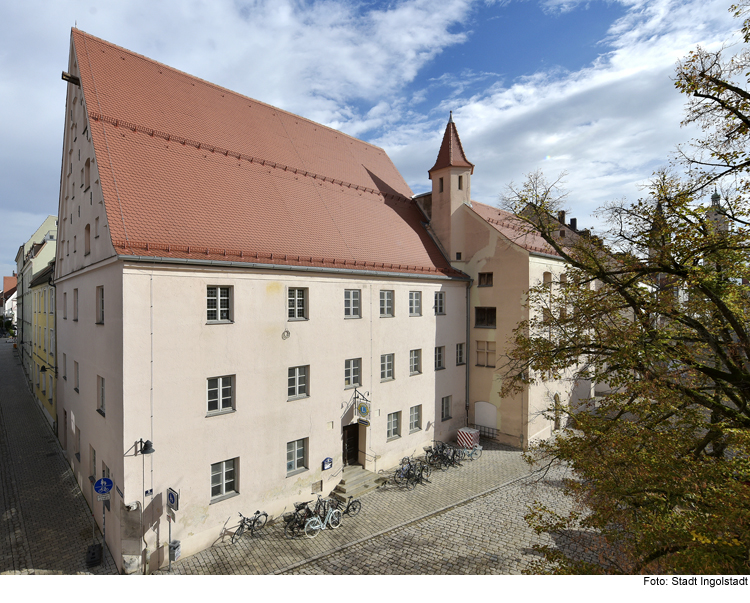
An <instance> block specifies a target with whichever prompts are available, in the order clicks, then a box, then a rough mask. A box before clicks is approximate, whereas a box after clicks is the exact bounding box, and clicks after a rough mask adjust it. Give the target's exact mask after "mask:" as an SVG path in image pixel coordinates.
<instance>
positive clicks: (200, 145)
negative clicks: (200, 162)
mask: <svg viewBox="0 0 750 603" xmlns="http://www.w3.org/2000/svg"><path fill="white" fill-rule="evenodd" d="M87 113H88V116H89V117H90V118H91V119H93V120H95V121H103V122H107V123H110V124H112V125H114V126H115V127H116V128H118V127H120V126H124V127H126V128H128V129H130V130H132V131H133V132H141V133H143V134H148V135H149V136H158V137H159V138H163V139H164V140H166V141H167V142H171V141H176V142H179V143H182V144H183V145H188V144H189V145H190V146H193V147H195V148H196V149H207V150H209V151H211V152H212V153H214V152H219V153H222V154H224V155H225V156H229V155H231V156H232V157H234V158H236V159H240V160H242V159H244V160H246V161H249V162H250V163H260V165H262V166H264V167H271V168H275V169H280V170H284V171H285V172H286V171H291V172H292V173H293V174H300V175H302V176H311V177H312V178H313V179H316V180H322V181H323V182H331V183H333V184H338V185H340V186H346V187H347V188H353V189H354V190H357V191H364V192H367V193H372V194H375V195H380V196H382V197H383V198H384V199H387V198H389V197H390V198H393V199H397V200H402V201H408V202H411V199H410V198H409V197H405V196H404V195H396V194H394V193H384V192H383V191H380V190H378V189H374V188H370V187H367V186H362V185H359V184H354V183H351V182H346V181H345V180H340V179H337V178H331V177H330V176H324V175H322V174H318V173H316V172H310V171H308V170H304V169H302V168H296V167H293V166H289V165H286V164H284V163H279V162H277V161H272V160H270V159H265V158H263V157H255V156H253V155H248V154H246V153H241V152H239V151H233V150H231V149H225V148H224V147H217V146H214V145H211V144H206V143H204V142H200V141H197V140H192V139H190V138H185V137H184V136H179V135H174V134H170V133H169V132H163V131H161V130H156V129H154V128H149V127H148V126H142V125H139V124H134V123H132V122H129V121H126V120H123V119H117V118H114V117H110V116H108V115H103V114H101V113H98V112H96V111H88V112H87Z"/></svg>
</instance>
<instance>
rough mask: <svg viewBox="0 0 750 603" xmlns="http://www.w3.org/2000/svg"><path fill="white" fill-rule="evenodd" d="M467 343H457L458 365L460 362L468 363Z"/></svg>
mask: <svg viewBox="0 0 750 603" xmlns="http://www.w3.org/2000/svg"><path fill="white" fill-rule="evenodd" d="M464 347H465V344H463V343H457V344H456V366H458V365H460V364H466V356H465V352H464Z"/></svg>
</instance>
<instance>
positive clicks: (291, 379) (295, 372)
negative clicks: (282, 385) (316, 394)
mask: <svg viewBox="0 0 750 603" xmlns="http://www.w3.org/2000/svg"><path fill="white" fill-rule="evenodd" d="M309 369H310V366H309V365H308V366H293V367H291V368H290V369H289V373H288V380H287V397H288V398H289V399H290V400H291V399H292V398H304V397H307V396H308V395H309V393H308V392H309V389H308V372H309Z"/></svg>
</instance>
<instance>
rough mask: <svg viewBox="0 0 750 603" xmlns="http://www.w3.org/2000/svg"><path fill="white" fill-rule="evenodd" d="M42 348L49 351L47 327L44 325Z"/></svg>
mask: <svg viewBox="0 0 750 603" xmlns="http://www.w3.org/2000/svg"><path fill="white" fill-rule="evenodd" d="M42 349H43V350H44V351H45V352H46V351H47V327H44V335H43V337H42Z"/></svg>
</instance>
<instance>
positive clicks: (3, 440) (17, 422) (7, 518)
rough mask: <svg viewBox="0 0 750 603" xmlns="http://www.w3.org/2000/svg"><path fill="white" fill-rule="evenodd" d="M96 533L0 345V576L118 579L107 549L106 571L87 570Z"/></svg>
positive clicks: (1, 342) (12, 355)
mask: <svg viewBox="0 0 750 603" xmlns="http://www.w3.org/2000/svg"><path fill="white" fill-rule="evenodd" d="M92 525H93V519H92V516H91V511H90V509H89V507H88V504H87V503H86V501H85V499H84V498H83V495H82V494H81V490H80V488H79V487H78V483H77V482H76V480H75V477H74V476H73V472H72V471H71V469H70V466H69V465H68V463H67V461H66V460H65V458H64V457H63V454H62V449H61V448H60V446H59V444H58V441H57V438H56V437H55V435H54V433H53V432H52V428H51V427H50V425H49V423H48V422H47V420H46V419H45V418H44V415H43V413H42V410H41V409H40V408H39V406H38V404H37V402H36V401H35V400H34V399H33V397H32V395H31V393H30V392H29V390H28V388H27V386H26V381H25V378H24V374H23V369H22V368H21V364H20V360H19V358H18V353H17V352H15V351H14V348H13V345H12V344H11V343H10V340H7V339H0V574H85V573H91V574H117V573H118V572H117V568H116V566H115V563H114V561H113V559H112V557H111V555H110V554H109V551H108V550H107V549H106V547H105V549H104V551H105V552H104V559H103V561H102V564H101V565H99V566H98V567H94V568H87V567H86V551H87V550H88V547H89V545H91V544H92V542H93V541H92ZM96 539H97V542H99V543H101V541H102V540H101V533H100V532H99V530H98V529H97V531H96Z"/></svg>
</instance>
